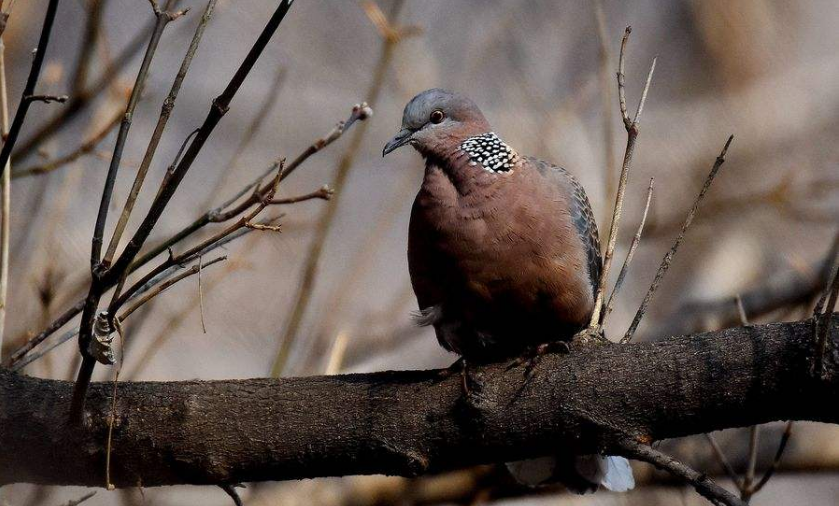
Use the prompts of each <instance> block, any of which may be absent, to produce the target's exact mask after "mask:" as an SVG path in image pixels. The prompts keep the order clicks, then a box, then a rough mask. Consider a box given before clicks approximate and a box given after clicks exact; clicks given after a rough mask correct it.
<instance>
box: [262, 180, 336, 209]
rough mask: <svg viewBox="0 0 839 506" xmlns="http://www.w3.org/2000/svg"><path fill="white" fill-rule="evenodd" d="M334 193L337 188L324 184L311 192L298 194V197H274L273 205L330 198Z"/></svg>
mask: <svg viewBox="0 0 839 506" xmlns="http://www.w3.org/2000/svg"><path fill="white" fill-rule="evenodd" d="M333 195H335V190H333V189H332V188H330V187H329V185H323V186H321V187H320V188H318V189H317V190H315V191H313V192H310V193H306V194H303V195H298V196H296V197H286V198H282V199H274V200H272V201H271V205H283V204H296V203H298V202H305V201H306V200H313V199H321V200H330V199H331V198H332V196H333Z"/></svg>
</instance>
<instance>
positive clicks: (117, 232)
mask: <svg viewBox="0 0 839 506" xmlns="http://www.w3.org/2000/svg"><path fill="white" fill-rule="evenodd" d="M215 5H216V0H210V1H209V2H208V3H207V7H206V8H205V10H204V15H203V16H202V17H201V21H200V22H199V23H198V27H197V28H196V29H195V34H194V35H193V36H192V42H190V44H189V49H187V52H186V56H184V59H183V61H182V62H181V67H180V69H179V70H178V74H177V75H176V76H175V80H174V82H172V87H171V89H170V90H169V95H168V96H167V97H166V99H165V100H164V101H163V107H162V108H161V111H160V117H159V118H158V119H157V125H155V127H154V132H153V133H152V136H151V139H150V140H149V145H148V147H146V153H145V155H143V161H142V162H141V163H140V168H139V169H137V175H136V176H135V178H134V184H133V185H132V186H131V192H130V193H129V194H128V199H127V200H126V201H125V206H124V207H123V209H122V214H120V217H119V221H118V222H117V225H116V228H115V229H114V235H113V236H111V242H110V244H109V245H108V250H107V251H106V252H105V258H104V259H103V262H104V263H105V264H109V263H110V262H111V260H112V259H113V258H114V254H115V253H116V249H117V246H118V245H119V240H120V238H121V237H122V234H123V232H125V227H126V226H127V225H128V218H129V217H130V216H131V211H132V210H133V209H134V204H135V203H136V202H137V197H138V196H139V195H140V189H141V188H142V186H143V182H144V181H145V179H146V174H148V171H149V167H150V166H151V162H152V159H153V158H154V154H155V152H156V151H157V146H158V144H160V139H161V138H162V137H163V131H164V130H165V129H166V123H168V121H169V116H170V115H171V114H172V109H173V108H174V107H175V100H177V98H178V93H179V92H180V90H181V85H182V84H183V82H184V78H186V73H187V72H188V71H189V66H190V64H191V63H192V59H193V57H194V56H195V52H196V51H197V50H198V45H199V44H200V43H201V37H202V36H203V35H204V29H205V28H206V27H207V23H208V22H209V21H210V17H211V16H212V15H213V9H214V8H215ZM164 16H166V14H164Z"/></svg>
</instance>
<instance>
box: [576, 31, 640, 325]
mask: <svg viewBox="0 0 839 506" xmlns="http://www.w3.org/2000/svg"><path fill="white" fill-rule="evenodd" d="M630 33H632V27H629V26H627V27H626V30H625V31H624V34H623V39H622V40H621V52H620V59H619V63H618V98H619V102H620V109H621V116H622V117H623V123H624V126H625V127H626V150H625V151H624V155H623V164H622V165H621V174H620V182H619V183H618V192H617V195H616V196H615V207H614V210H613V212H612V223H611V225H610V226H609V242H608V243H607V245H606V252H605V254H604V255H603V268H602V270H601V271H600V280H599V282H598V286H597V292H596V295H595V298H594V310H593V311H592V313H591V320H590V321H589V328H597V327H599V326H600V325H601V324H602V321H603V318H604V316H605V311H602V309H603V299H604V297H605V294H606V283H607V281H608V278H609V270H610V269H611V266H612V258H613V257H614V254H615V246H616V245H617V240H618V229H619V227H620V220H621V214H622V213H623V200H624V197H625V195H626V186H627V184H628V183H629V169H630V166H631V164H632V155H633V154H634V152H635V145H636V143H637V139H638V132H639V125H638V121H637V120H638V119H639V117H638V116H639V115H640V113H641V112H643V107H644V103H645V102H646V100H647V92H648V91H649V89H650V82H651V80H652V76H653V71H654V70H655V59H653V64H652V66H651V67H650V71H649V73H648V74H647V82H646V84H645V86H644V92H643V93H642V95H641V99H640V101H639V102H638V112H637V113H636V120H635V121H633V120H630V119H629V115H628V113H627V112H626V89H625V77H624V66H625V64H626V45H627V42H628V40H629V34H630Z"/></svg>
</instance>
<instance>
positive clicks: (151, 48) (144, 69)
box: [90, 12, 172, 270]
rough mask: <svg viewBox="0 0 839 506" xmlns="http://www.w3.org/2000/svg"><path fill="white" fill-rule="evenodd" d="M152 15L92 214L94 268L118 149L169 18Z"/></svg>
mask: <svg viewBox="0 0 839 506" xmlns="http://www.w3.org/2000/svg"><path fill="white" fill-rule="evenodd" d="M155 16H156V17H157V21H156V22H155V25H154V32H152V36H151V39H150V40H149V45H148V46H147V47H146V54H145V55H144V56H143V63H142V64H141V65H140V71H139V72H138V73H137V79H136V81H135V82H134V88H133V89H132V90H131V97H130V98H129V99H128V106H127V107H126V108H125V115H124V116H123V117H122V123H121V124H120V125H119V133H118V134H117V141H116V144H114V153H113V155H112V156H111V163H110V165H109V166H108V175H107V176H106V177H105V188H104V189H103V190H102V200H101V201H100V202H99V213H97V215H96V226H95V228H94V229H93V241H92V242H93V244H92V247H91V253H90V266H91V268H92V269H94V270H96V269H98V268H99V263H100V257H101V255H102V237H103V236H104V234H105V222H106V221H107V220H108V210H109V209H110V207H111V197H112V196H113V194H114V185H115V184H116V181H117V173H118V172H119V165H120V162H122V151H123V149H124V148H125V142H126V140H127V139H128V131H129V130H130V129H131V121H132V119H133V117H134V109H136V108H137V103H138V102H139V101H140V95H141V94H142V93H143V88H144V87H145V84H146V79H147V78H148V75H149V67H150V66H151V61H152V59H153V58H154V53H155V51H156V50H157V45H158V43H159V42H160V37H161V35H163V29H164V28H166V25H167V24H169V21H171V19H172V18H171V17H170V16H169V14H168V13H167V12H155ZM110 260H111V259H110V258H105V259H103V260H102V263H103V264H105V266H107V265H108V264H109V263H110Z"/></svg>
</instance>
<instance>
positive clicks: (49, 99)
mask: <svg viewBox="0 0 839 506" xmlns="http://www.w3.org/2000/svg"><path fill="white" fill-rule="evenodd" d="M68 98H69V97H68V96H67V95H26V96H24V97H23V100H25V101H27V102H43V103H45V104H50V103H53V102H56V103H58V104H63V103H64V102H66V101H67V99H68Z"/></svg>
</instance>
